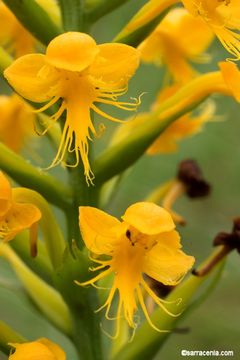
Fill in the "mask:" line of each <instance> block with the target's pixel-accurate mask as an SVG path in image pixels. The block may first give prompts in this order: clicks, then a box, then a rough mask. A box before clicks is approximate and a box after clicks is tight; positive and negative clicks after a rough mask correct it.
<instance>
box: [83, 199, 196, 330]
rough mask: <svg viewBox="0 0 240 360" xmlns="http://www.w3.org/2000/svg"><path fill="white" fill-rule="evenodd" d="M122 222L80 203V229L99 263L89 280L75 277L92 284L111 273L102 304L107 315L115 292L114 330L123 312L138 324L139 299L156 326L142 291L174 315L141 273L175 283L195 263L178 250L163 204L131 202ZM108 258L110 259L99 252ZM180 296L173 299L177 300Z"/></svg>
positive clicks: (176, 237)
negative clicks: (95, 274)
mask: <svg viewBox="0 0 240 360" xmlns="http://www.w3.org/2000/svg"><path fill="white" fill-rule="evenodd" d="M122 219H123V222H120V221H119V220H118V219H116V218H115V217H113V216H110V215H108V214H106V213H105V212H103V211H101V210H99V209H97V208H93V207H88V206H85V207H80V216H79V224H80V229H81V234H82V237H83V240H84V242H85V245H86V247H87V248H88V250H89V251H90V252H91V253H92V254H93V255H94V258H93V259H92V260H93V261H94V262H95V263H97V264H99V266H97V267H96V268H94V269H93V271H98V270H102V272H100V273H99V274H98V275H97V276H95V277H94V278H93V279H90V280H88V281H86V282H82V283H81V282H78V281H76V283H77V284H78V285H81V286H84V285H93V286H94V285H95V283H96V282H97V281H98V280H100V279H103V278H105V277H106V276H108V275H110V274H114V279H113V284H112V286H111V289H110V291H109V295H108V298H107V300H106V302H105V304H104V305H103V306H102V307H101V308H100V309H99V310H101V309H103V308H106V317H107V318H109V312H110V310H111V307H112V302H113V299H114V297H115V295H116V294H117V293H118V296H119V301H118V307H117V315H116V320H117V331H116V335H115V337H117V336H118V332H119V326H120V324H119V322H120V318H121V316H122V314H124V317H125V319H126V321H127V322H128V324H129V326H130V327H132V328H134V329H135V328H136V326H137V324H136V323H135V321H134V317H135V312H136V310H137V302H139V304H140V306H141V308H142V311H143V313H144V315H145V317H146V319H147V321H148V322H149V324H150V325H151V326H152V327H153V328H154V329H155V330H157V331H166V330H160V329H158V328H157V326H155V325H154V324H153V323H152V321H151V318H150V315H149V313H148V310H147V307H146V304H145V301H144V296H143V293H146V294H147V295H148V296H150V297H152V299H153V300H154V301H155V303H156V304H157V305H158V306H159V307H161V308H162V309H163V310H164V311H165V312H167V313H168V314H169V315H172V316H177V315H175V314H172V313H171V312H170V311H168V310H167V308H166V307H165V305H164V300H162V299H160V298H159V297H158V296H157V295H156V294H155V293H154V292H153V290H152V289H151V288H150V286H149V285H148V284H147V282H146V279H144V274H147V275H148V276H150V277H151V278H153V279H155V280H156V281H159V282H161V283H163V284H165V285H176V284H178V283H179V282H180V281H181V280H182V278H183V277H184V275H185V274H186V273H187V271H188V270H189V269H190V268H191V267H192V265H193V263H194V257H192V256H188V255H186V254H185V253H184V252H183V251H181V250H180V249H181V244H180V236H179V234H178V232H177V231H175V230H174V228H175V225H174V222H173V220H172V217H171V215H170V214H169V213H168V212H167V211H166V210H165V209H163V208H161V207H159V206H157V205H155V204H154V203H150V202H139V203H136V204H133V205H131V206H130V207H129V208H128V209H127V210H126V212H125V214H124V215H123V216H122ZM104 255H105V256H107V257H109V259H108V260H106V259H104V260H103V259H101V256H104ZM177 301H178V299H177V300H176V302H177Z"/></svg>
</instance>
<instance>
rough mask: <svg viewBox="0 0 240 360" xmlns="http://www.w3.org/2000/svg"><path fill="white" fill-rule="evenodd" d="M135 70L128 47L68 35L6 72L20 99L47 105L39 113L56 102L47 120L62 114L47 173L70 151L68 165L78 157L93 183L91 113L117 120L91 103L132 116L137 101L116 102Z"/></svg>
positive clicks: (133, 56)
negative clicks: (58, 134)
mask: <svg viewBox="0 0 240 360" xmlns="http://www.w3.org/2000/svg"><path fill="white" fill-rule="evenodd" d="M138 65H139V53H138V50H136V49H135V48H133V47H131V46H128V45H124V44H117V43H116V44H111V43H109V44H108V43H107V44H102V45H97V44H96V42H95V41H94V39H93V38H92V37H91V36H89V35H87V34H84V33H79V32H67V33H65V34H62V35H59V36H57V37H56V38H55V39H53V40H52V41H51V42H50V44H49V45H48V47H47V50H46V55H42V54H29V55H25V56H23V57H21V58H19V59H18V60H16V61H15V62H14V63H13V64H12V65H11V66H9V67H8V68H7V69H6V70H5V72H4V75H5V77H6V78H7V80H8V82H9V83H10V84H11V85H12V86H13V88H14V89H15V90H16V91H17V92H18V93H19V94H20V95H21V96H23V97H24V98H26V99H28V100H30V101H33V102H39V103H42V102H47V104H46V105H44V106H43V107H41V108H40V109H39V110H37V111H38V112H42V111H44V110H46V109H48V108H50V107H51V106H52V105H53V104H55V103H57V102H58V100H61V104H60V107H59V109H58V111H57V112H56V113H55V114H54V115H53V116H52V120H53V121H54V122H55V121H57V120H58V119H59V118H60V117H61V115H62V114H63V113H64V112H65V111H66V121H65V124H64V128H63V133H62V138H61V142H60V145H59V148H58V152H57V154H56V156H55V158H54V160H53V162H52V164H51V165H50V168H51V167H53V166H55V165H57V164H59V163H61V162H62V161H63V160H64V158H65V155H66V153H67V152H73V153H74V154H75V157H76V163H75V164H74V165H67V166H77V165H78V164H79V160H80V157H81V160H82V162H83V166H84V174H85V176H86V181H87V182H88V183H89V182H90V183H91V182H92V180H93V178H94V174H93V173H92V171H91V167H90V164H89V160H88V152H89V144H88V141H89V140H92V139H91V134H93V135H96V130H95V127H94V125H93V122H92V119H91V114H90V111H91V110H93V111H94V112H96V113H98V114H99V115H101V116H103V117H104V118H106V119H108V120H111V121H114V122H122V120H120V119H117V118H115V117H113V116H111V115H108V114H106V113H105V112H104V111H102V110H100V109H99V107H98V106H97V105H96V103H102V104H108V105H112V106H115V107H117V108H120V109H123V110H127V111H135V110H136V109H137V107H138V105H139V104H140V98H139V99H135V101H133V102H132V103H128V102H118V97H119V96H121V95H123V94H125V93H126V92H127V85H128V81H129V79H130V78H131V77H132V76H133V74H134V73H135V71H136V69H137V67H138ZM47 130H48V128H47V129H46V130H45V131H44V133H45V132H46V131H47Z"/></svg>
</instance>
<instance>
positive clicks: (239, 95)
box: [219, 61, 240, 102]
mask: <svg viewBox="0 0 240 360" xmlns="http://www.w3.org/2000/svg"><path fill="white" fill-rule="evenodd" d="M219 66H220V69H221V73H222V76H223V79H224V81H225V83H226V85H227V86H228V88H229V89H230V91H231V92H232V95H233V96H234V97H235V99H236V100H237V101H238V102H240V71H239V69H238V67H237V65H235V64H233V63H232V62H230V61H223V62H220V63H219Z"/></svg>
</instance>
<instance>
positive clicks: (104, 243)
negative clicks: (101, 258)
mask: <svg viewBox="0 0 240 360" xmlns="http://www.w3.org/2000/svg"><path fill="white" fill-rule="evenodd" d="M119 225H120V222H119V221H118V220H117V219H116V218H115V217H113V216H110V215H108V214H106V213H105V212H104V211H101V210H99V209H97V208H93V207H90V206H89V207H88V206H81V207H80V208H79V226H80V229H81V234H82V237H83V239H84V242H85V244H86V246H87V248H88V249H89V250H90V251H91V252H93V253H95V254H98V255H99V254H108V255H109V254H110V253H111V250H112V248H113V246H114V244H115V242H116V238H117V233H116V228H117V227H118V226H119Z"/></svg>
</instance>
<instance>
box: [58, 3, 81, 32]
mask: <svg viewBox="0 0 240 360" xmlns="http://www.w3.org/2000/svg"><path fill="white" fill-rule="evenodd" d="M58 2H59V5H60V9H61V13H62V20H63V27H64V30H65V31H83V26H84V1H83V0H58Z"/></svg>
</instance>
